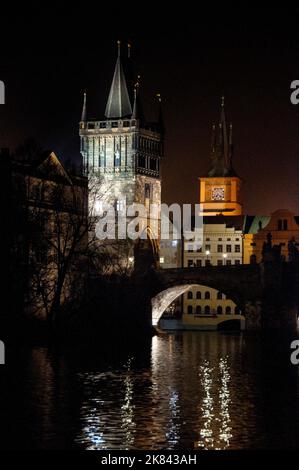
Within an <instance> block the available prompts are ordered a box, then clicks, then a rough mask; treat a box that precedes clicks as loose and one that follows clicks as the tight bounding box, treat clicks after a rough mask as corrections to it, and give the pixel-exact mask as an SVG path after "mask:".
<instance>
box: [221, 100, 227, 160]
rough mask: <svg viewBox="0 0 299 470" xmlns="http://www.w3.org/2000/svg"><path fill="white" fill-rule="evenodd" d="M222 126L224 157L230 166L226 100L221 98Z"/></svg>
mask: <svg viewBox="0 0 299 470" xmlns="http://www.w3.org/2000/svg"><path fill="white" fill-rule="evenodd" d="M220 124H221V132H222V139H221V140H222V149H221V151H222V155H223V160H224V165H227V164H228V135H227V125H226V115H225V98H224V96H222V97H221V113H220Z"/></svg>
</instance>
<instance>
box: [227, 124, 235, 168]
mask: <svg viewBox="0 0 299 470" xmlns="http://www.w3.org/2000/svg"><path fill="white" fill-rule="evenodd" d="M228 145H229V151H228V168H229V169H232V167H233V155H234V144H233V125H232V123H230V125H229V143H228Z"/></svg>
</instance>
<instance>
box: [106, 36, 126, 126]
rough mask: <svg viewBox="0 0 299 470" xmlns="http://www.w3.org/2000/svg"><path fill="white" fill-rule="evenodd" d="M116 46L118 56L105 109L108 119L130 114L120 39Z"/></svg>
mask: <svg viewBox="0 0 299 470" xmlns="http://www.w3.org/2000/svg"><path fill="white" fill-rule="evenodd" d="M117 48H118V56H117V61H116V64H115V69H114V75H113V80H112V84H111V88H110V92H109V97H108V101H107V105H106V111H105V116H106V117H107V118H108V119H120V118H122V117H128V116H131V115H132V107H131V103H130V98H129V93H128V88H127V83H126V78H125V74H124V71H123V67H122V63H121V54H120V41H117Z"/></svg>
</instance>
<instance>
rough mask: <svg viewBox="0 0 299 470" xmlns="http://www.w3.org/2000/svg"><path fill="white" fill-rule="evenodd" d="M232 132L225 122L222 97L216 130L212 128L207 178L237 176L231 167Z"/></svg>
mask: <svg viewBox="0 0 299 470" xmlns="http://www.w3.org/2000/svg"><path fill="white" fill-rule="evenodd" d="M232 136H233V130H232V124H230V126H229V129H228V126H227V121H226V113H225V106H224V96H223V97H222V98H221V112H220V121H219V126H218V129H217V128H216V127H215V126H213V138H212V148H211V162H212V165H211V168H210V170H209V172H208V176H215V177H217V176H218V177H224V176H237V175H236V173H235V171H234V169H233V166H232V156H233V140H232Z"/></svg>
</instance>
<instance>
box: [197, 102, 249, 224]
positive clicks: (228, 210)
mask: <svg viewBox="0 0 299 470" xmlns="http://www.w3.org/2000/svg"><path fill="white" fill-rule="evenodd" d="M232 160H233V127H232V124H230V125H229V128H228V126H227V122H226V113H225V107H224V97H222V100H221V113H220V122H219V126H218V127H217V128H216V126H215V125H213V130H212V144H211V166H210V170H209V172H208V174H207V176H203V177H200V178H199V192H200V203H201V204H202V213H201V215H204V216H206V215H208V216H209V215H220V214H222V215H242V203H241V187H242V180H241V178H239V176H238V175H237V174H236V172H235V170H234V169H233V161H232Z"/></svg>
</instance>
